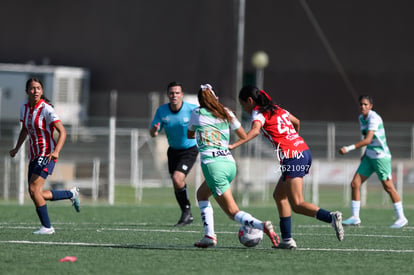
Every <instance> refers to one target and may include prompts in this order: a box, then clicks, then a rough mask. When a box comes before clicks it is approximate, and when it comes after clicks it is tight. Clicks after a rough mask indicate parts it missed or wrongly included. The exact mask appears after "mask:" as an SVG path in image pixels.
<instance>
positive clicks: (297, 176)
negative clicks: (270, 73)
mask: <svg viewBox="0 0 414 275" xmlns="http://www.w3.org/2000/svg"><path fill="white" fill-rule="evenodd" d="M239 101H240V104H241V106H242V107H243V109H244V110H245V111H246V112H248V113H249V114H251V116H252V121H253V122H252V127H251V129H250V131H249V132H248V133H247V138H245V139H240V140H238V141H236V142H235V143H234V144H231V145H230V146H229V149H234V148H236V147H238V146H240V145H241V144H243V143H245V142H247V141H249V140H251V139H253V138H255V137H256V136H258V135H259V133H260V130H262V132H263V134H264V135H265V136H266V137H267V138H268V139H269V141H270V142H271V143H272V145H273V146H274V148H275V149H276V152H277V156H278V159H279V161H280V169H281V172H282V176H281V177H280V179H279V182H278V184H277V185H276V187H275V190H274V192H273V198H274V200H275V202H276V205H277V209H278V212H279V218H280V231H281V233H282V241H281V242H280V244H279V246H278V248H282V249H294V248H296V242H295V240H294V239H293V238H292V233H291V232H292V229H291V227H292V226H291V215H292V214H291V207H292V210H293V211H294V212H295V213H298V214H302V215H306V216H309V217H316V218H317V219H318V220H321V221H324V222H326V223H331V224H332V226H333V228H334V229H335V232H336V236H337V238H338V240H339V241H342V240H343V238H344V230H343V227H342V213H341V212H338V211H336V212H330V211H327V210H325V209H322V208H319V207H318V206H316V205H314V204H312V203H309V202H306V201H305V200H304V199H303V195H302V188H303V177H304V176H305V175H306V174H308V172H309V169H310V167H311V163H312V155H311V152H310V150H309V148H308V146H307V145H306V143H305V141H304V140H303V138H302V137H301V136H299V134H298V132H299V126H300V122H299V119H297V118H296V117H295V116H293V115H292V114H291V113H289V112H288V111H286V110H284V109H282V108H280V107H279V106H278V105H275V104H274V103H273V102H272V99H271V98H270V96H269V95H268V94H267V93H265V92H264V91H262V90H259V89H258V88H257V87H254V86H245V87H243V88H242V89H241V90H240V93H239Z"/></svg>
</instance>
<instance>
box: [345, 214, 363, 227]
mask: <svg viewBox="0 0 414 275" xmlns="http://www.w3.org/2000/svg"><path fill="white" fill-rule="evenodd" d="M360 224H361V219H360V218H359V217H355V216H352V217H349V218H348V219H346V220H344V221H342V225H346V226H348V225H349V226H359V225H360Z"/></svg>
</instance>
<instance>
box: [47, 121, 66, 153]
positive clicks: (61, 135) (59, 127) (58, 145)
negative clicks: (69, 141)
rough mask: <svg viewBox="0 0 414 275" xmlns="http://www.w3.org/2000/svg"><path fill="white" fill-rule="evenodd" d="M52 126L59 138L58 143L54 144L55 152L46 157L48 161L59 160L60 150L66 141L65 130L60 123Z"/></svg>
mask: <svg viewBox="0 0 414 275" xmlns="http://www.w3.org/2000/svg"><path fill="white" fill-rule="evenodd" d="M54 126H55V128H56V130H57V132H58V133H59V137H58V141H57V143H56V147H55V150H54V151H53V152H52V153H50V154H49V155H47V157H48V158H49V160H52V159H58V158H59V153H60V151H61V150H62V148H63V144H65V141H66V129H65V127H64V126H63V124H62V122H60V121H58V122H56V123H55V124H54Z"/></svg>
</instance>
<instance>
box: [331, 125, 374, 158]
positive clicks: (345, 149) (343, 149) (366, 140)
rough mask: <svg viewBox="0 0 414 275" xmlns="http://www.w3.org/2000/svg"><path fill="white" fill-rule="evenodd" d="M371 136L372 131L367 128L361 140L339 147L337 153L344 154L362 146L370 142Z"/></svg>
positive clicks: (372, 135) (372, 136) (372, 134)
mask: <svg viewBox="0 0 414 275" xmlns="http://www.w3.org/2000/svg"><path fill="white" fill-rule="evenodd" d="M373 138H374V131H373V130H369V131H368V133H367V134H366V135H365V138H364V139H363V140H361V141H359V142H357V143H355V144H351V145H348V146H343V147H341V149H339V153H340V154H342V155H345V154H346V153H348V152H349V151H352V150H355V149H359V148H361V147H364V146H366V145H368V144H370V143H371V141H372V139H373Z"/></svg>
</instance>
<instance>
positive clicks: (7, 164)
mask: <svg viewBox="0 0 414 275" xmlns="http://www.w3.org/2000/svg"><path fill="white" fill-rule="evenodd" d="M3 187H4V189H3V198H4V199H5V200H8V199H9V191H10V157H9V156H5V157H4V186H3Z"/></svg>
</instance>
